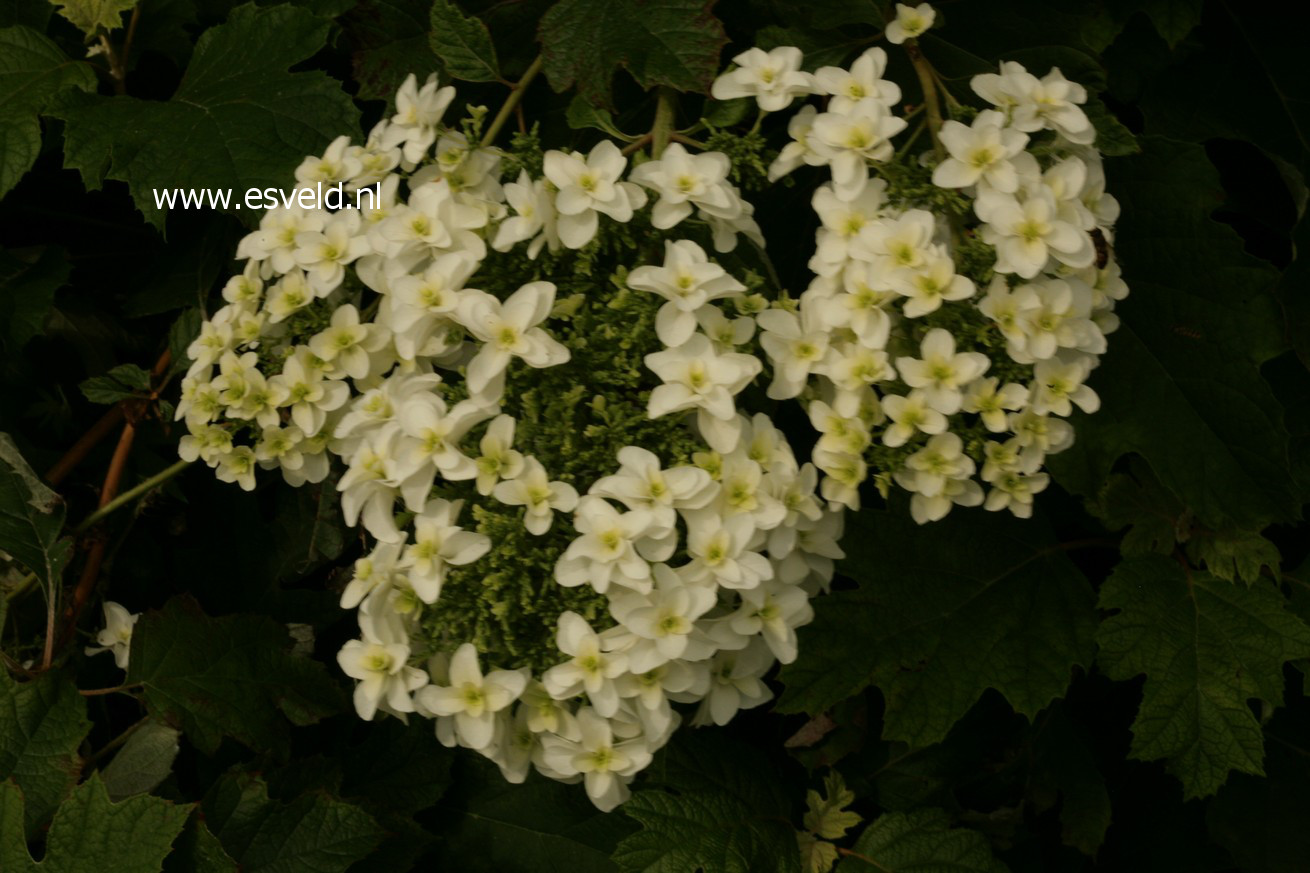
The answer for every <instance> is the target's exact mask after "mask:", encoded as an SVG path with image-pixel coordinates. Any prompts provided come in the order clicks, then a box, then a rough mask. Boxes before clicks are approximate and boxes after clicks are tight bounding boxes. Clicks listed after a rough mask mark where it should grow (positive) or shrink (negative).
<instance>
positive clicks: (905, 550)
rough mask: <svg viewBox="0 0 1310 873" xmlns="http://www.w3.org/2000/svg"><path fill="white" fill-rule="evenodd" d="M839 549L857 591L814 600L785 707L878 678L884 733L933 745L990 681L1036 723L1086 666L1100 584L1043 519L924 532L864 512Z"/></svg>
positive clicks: (788, 678) (821, 701)
mask: <svg viewBox="0 0 1310 873" xmlns="http://www.w3.org/2000/svg"><path fill="white" fill-rule="evenodd" d="M893 509H895V507H894V508H893ZM842 546H843V548H845V549H846V551H847V559H846V561H845V562H844V563H843V564H842V565H841V568H840V571H841V572H842V573H844V574H846V575H848V576H850V577H851V578H853V579H855V580H856V581H857V582H859V583H860V587H859V588H857V589H855V590H852V591H837V592H834V593H832V594H829V595H827V596H826V597H822V598H819V599H817V600H816V601H815V604H814V610H815V618H814V621H813V622H812V623H811V624H809V625H807V626H806V627H803V628H801V630H800V650H801V656H800V658H799V659H798V660H797V661H796V662H795V663H793V664H789V665H788V666H786V667H785V668H783V671H782V674H781V679H782V681H783V683H784V684H785V685H786V691H785V692H784V693H783V696H782V699H781V700H780V701H779V702H778V708H779V709H780V710H782V711H784V712H808V713H811V714H814V713H818V712H822V711H823V710H825V709H827V708H829V707H831V706H832V705H834V704H835V703H837V702H838V701H840V700H842V699H844V698H846V697H849V696H851V695H852V694H855V693H857V692H859V691H860V690H862V689H863V688H865V687H866V686H868V685H870V684H874V685H877V686H878V687H879V688H881V689H882V691H883V694H884V696H885V697H886V700H887V711H886V715H885V720H884V727H883V736H884V738H886V739H894V740H902V741H904V742H907V743H909V744H910V745H912V746H926V745H929V744H931V743H935V742H940V741H941V740H942V739H943V738H944V737H945V736H946V734H947V731H949V730H950V727H951V725H953V724H954V723H955V722H956V721H957V720H958V719H959V718H960V717H961V716H962V715H964V713H965V712H966V711H967V710H968V709H969V707H971V706H972V705H973V704H974V702H975V701H977V699H978V697H979V696H980V695H981V694H982V693H983V691H985V690H986V689H988V688H995V689H996V690H997V691H999V692H1001V694H1003V695H1004V696H1005V697H1006V699H1007V700H1009V701H1010V704H1011V705H1012V706H1013V707H1014V708H1015V710H1017V711H1018V712H1020V713H1023V714H1024V715H1026V716H1028V717H1030V718H1031V717H1032V716H1034V715H1036V714H1037V712H1038V711H1039V710H1041V709H1043V708H1044V707H1045V706H1046V705H1047V704H1049V703H1050V702H1051V701H1052V700H1053V699H1055V698H1056V697H1059V696H1060V695H1061V694H1063V693H1064V690H1065V688H1066V687H1068V684H1069V680H1070V678H1071V677H1072V671H1073V668H1074V667H1075V666H1087V665H1090V663H1091V660H1092V653H1093V646H1092V635H1093V633H1094V631H1095V627H1096V624H1095V622H1096V613H1095V608H1094V600H1093V594H1092V590H1091V587H1090V586H1089V585H1088V584H1087V580H1086V579H1085V578H1084V577H1083V575H1082V574H1081V573H1080V572H1079V571H1078V569H1077V568H1076V567H1075V566H1074V565H1073V564H1072V563H1071V562H1070V560H1069V558H1068V557H1067V556H1066V555H1065V553H1064V552H1063V551H1062V550H1061V549H1060V547H1059V544H1058V543H1056V542H1054V541H1053V540H1052V539H1051V537H1050V532H1049V531H1048V530H1046V529H1045V527H1044V526H1043V525H1042V524H1041V523H1040V522H1038V521H1032V520H1018V519H1014V518H1010V517H1008V516H1006V517H1002V516H1001V515H999V514H990V513H989V514H981V513H973V514H970V515H968V516H967V517H965V515H964V514H963V513H955V514H953V515H951V516H949V517H948V518H946V519H945V520H943V521H941V522H937V523H935V524H933V525H930V526H922V527H921V526H919V525H916V524H914V522H913V521H911V520H910V518H909V513H908V512H904V511H886V512H884V511H875V510H868V509H866V510H864V511H862V512H860V513H859V514H858V515H856V516H854V517H853V518H852V519H851V523H850V525H849V529H848V531H847V534H846V537H845V538H844V539H843V541H842Z"/></svg>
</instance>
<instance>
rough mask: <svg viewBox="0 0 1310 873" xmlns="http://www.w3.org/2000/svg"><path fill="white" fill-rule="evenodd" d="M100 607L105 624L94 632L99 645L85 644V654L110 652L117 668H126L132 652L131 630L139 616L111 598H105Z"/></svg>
mask: <svg viewBox="0 0 1310 873" xmlns="http://www.w3.org/2000/svg"><path fill="white" fill-rule="evenodd" d="M102 609H103V610H104V613H105V626H104V629H103V630H100V631H98V632H97V633H96V642H97V643H99V645H98V646H87V648H86V654H88V655H98V654H100V653H101V652H112V653H113V655H114V663H115V664H116V665H118V669H120V670H126V669H127V663H128V660H129V658H130V656H131V654H132V630H133V628H134V627H135V626H136V620H137V619H138V618H140V617H141V616H140V614H139V613H131V612H128V611H127V609H126V608H125V607H124V606H123V605H122V604H120V603H115V602H114V601H112V600H106V601H105V602H104V603H103V604H102Z"/></svg>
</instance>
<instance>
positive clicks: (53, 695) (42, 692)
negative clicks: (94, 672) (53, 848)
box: [0, 670, 91, 834]
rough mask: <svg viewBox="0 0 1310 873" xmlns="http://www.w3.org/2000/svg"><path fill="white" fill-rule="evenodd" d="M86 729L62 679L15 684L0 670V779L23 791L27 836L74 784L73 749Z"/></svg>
mask: <svg viewBox="0 0 1310 873" xmlns="http://www.w3.org/2000/svg"><path fill="white" fill-rule="evenodd" d="M90 729H91V723H90V722H89V721H87V719H86V704H85V703H84V702H83V701H82V697H81V695H79V694H78V693H77V687H76V686H75V685H73V683H72V681H71V680H70V679H69V678H68V677H67V676H64V675H61V674H59V673H46V674H44V675H42V676H41V677H39V678H37V679H33V680H32V681H30V682H22V683H19V682H15V681H14V680H13V679H11V678H9V675H8V672H7V671H3V670H0V780H3V779H12V780H14V782H15V783H16V784H17V785H18V787H19V788H21V789H22V791H23V795H24V797H25V798H26V800H27V808H26V813H25V818H24V819H23V820H24V822H25V825H26V831H27V832H28V833H29V834H31V833H33V832H34V831H35V830H36V828H37V827H38V826H40V825H41V824H42V823H44V822H45V821H46V820H48V819H49V818H50V814H51V813H53V812H54V811H55V808H56V807H58V806H59V803H60V801H62V800H63V799H64V796H65V795H66V794H67V793H68V790H69V789H70V788H72V787H73V784H74V783H76V782H77V777H78V774H79V773H80V772H81V770H82V759H81V757H80V756H79V755H78V754H77V748H78V746H80V745H81V744H82V739H83V738H84V737H85V736H86V734H87V731H88V730H90ZM0 818H3V816H0Z"/></svg>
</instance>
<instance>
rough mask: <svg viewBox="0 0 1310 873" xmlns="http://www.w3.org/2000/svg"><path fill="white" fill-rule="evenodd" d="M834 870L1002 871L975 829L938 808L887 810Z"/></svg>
mask: <svg viewBox="0 0 1310 873" xmlns="http://www.w3.org/2000/svg"><path fill="white" fill-rule="evenodd" d="M851 851H852V852H853V853H854V854H851V855H848V856H846V858H845V859H844V860H843V861H842V862H841V863H840V864H838V865H837V873H875V871H876V873H938V871H941V873H945V871H950V873H1006V870H1007V868H1006V866H1005V865H1004V864H1002V863H1001V862H1000V861H998V860H996V857H995V856H994V855H993V854H992V850H991V847H990V846H989V845H988V844H987V838H986V837H984V836H983V835H982V834H980V833H978V832H977V831H971V830H967V829H965V828H952V827H951V826H950V818H949V817H948V816H947V815H946V813H945V812H944V811H943V810H940V809H919V810H915V811H914V812H909V813H905V812H889V813H887V814H886V815H884V816H882V817H881V818H879V819H878V820H877V821H875V822H874V823H873V824H871V825H869V826H868V827H867V828H865V830H864V833H862V834H860V838H859V839H858V840H856V841H855V845H854V846H853V847H852V848H851Z"/></svg>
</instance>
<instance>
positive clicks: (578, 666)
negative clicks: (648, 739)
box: [541, 611, 628, 718]
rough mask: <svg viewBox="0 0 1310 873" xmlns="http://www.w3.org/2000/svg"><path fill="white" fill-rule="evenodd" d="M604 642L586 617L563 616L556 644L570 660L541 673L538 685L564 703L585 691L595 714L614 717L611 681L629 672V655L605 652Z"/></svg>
mask: <svg viewBox="0 0 1310 873" xmlns="http://www.w3.org/2000/svg"><path fill="white" fill-rule="evenodd" d="M609 636H612V634H609ZM605 642H606V638H604V637H602V636H601V635H600V634H597V633H596V632H595V631H594V630H592V629H591V625H589V624H587V620H586V619H585V618H583V617H582V616H580V615H578V614H577V613H576V612H571V611H569V612H564V613H562V614H561V615H560V617H559V629H558V631H557V632H556V634H555V643H556V645H558V646H559V650H560V651H561V652H563V653H564V654H565V655H568V656H569V659H570V660H568V661H565V662H564V663H563V664H556V665H555V666H554V667H551V668H550V669H549V670H547V671H546V672H545V673H543V674H542V676H541V683H542V685H544V686H545V687H546V691H548V692H549V693H550V696H551V697H553V698H555V699H556V700H567V699H568V698H570V697H575V696H577V695H579V694H582V693H584V692H585V693H586V695H587V699H588V700H590V701H591V705H592V706H594V707H595V708H596V712H598V713H599V714H601V715H603V716H604V717H606V718H609V717H610V716H612V715H614V713H615V712H617V711H618V708H619V694H618V690H617V689H616V688H615V687H614V680H615V678H617V677H618V676H621V675H623V674H624V673H626V672H627V671H628V656H627V655H626V654H624V653H622V652H612V651H607V650H606V645H605Z"/></svg>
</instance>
